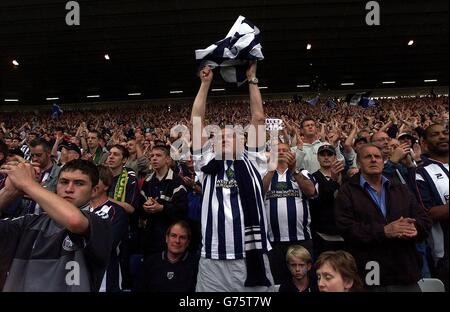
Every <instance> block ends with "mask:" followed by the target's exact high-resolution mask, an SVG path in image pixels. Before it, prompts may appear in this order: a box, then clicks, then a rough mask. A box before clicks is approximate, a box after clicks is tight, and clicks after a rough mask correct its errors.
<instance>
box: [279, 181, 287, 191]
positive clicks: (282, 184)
mask: <svg viewBox="0 0 450 312" xmlns="http://www.w3.org/2000/svg"><path fill="white" fill-rule="evenodd" d="M287 189H288V186H287V183H286V182H278V183H277V190H278V191H286V190H287Z"/></svg>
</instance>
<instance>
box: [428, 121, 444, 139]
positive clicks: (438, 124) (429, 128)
mask: <svg viewBox="0 0 450 312" xmlns="http://www.w3.org/2000/svg"><path fill="white" fill-rule="evenodd" d="M436 126H442V127H444V128H445V125H443V124H440V123H434V124H431V125H429V126H428V127H427V128H426V129H425V131H424V132H423V139H424V140H425V141H428V136H429V135H430V133H431V130H432V128H434V127H436Z"/></svg>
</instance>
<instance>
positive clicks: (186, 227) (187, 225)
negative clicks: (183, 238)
mask: <svg viewBox="0 0 450 312" xmlns="http://www.w3.org/2000/svg"><path fill="white" fill-rule="evenodd" d="M175 225H179V226H181V227H182V228H183V229H185V230H186V232H187V235H188V240H191V236H192V231H191V227H190V226H189V223H187V222H186V221H184V220H179V221H175V222H174V223H172V224H171V225H169V227H168V228H167V231H166V236H168V235H169V234H170V230H172V228H173V227H174V226H175Z"/></svg>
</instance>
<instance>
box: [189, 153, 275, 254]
mask: <svg viewBox="0 0 450 312" xmlns="http://www.w3.org/2000/svg"><path fill="white" fill-rule="evenodd" d="M214 158H215V154H214V152H213V151H212V148H209V149H206V150H205V149H204V150H203V153H202V154H201V155H196V154H194V155H193V161H194V167H195V171H196V174H197V176H198V179H199V181H200V182H201V184H202V188H203V198H202V209H201V210H202V211H201V226H202V245H203V247H202V251H201V255H202V257H204V258H208V259H221V260H225V259H243V258H245V247H244V240H245V232H244V228H245V224H244V212H243V208H242V204H241V198H240V194H239V188H238V186H237V182H236V180H235V179H234V166H233V161H230V160H228V161H225V160H224V161H223V165H224V172H223V174H218V175H217V176H215V177H214V176H211V175H209V174H205V173H204V172H202V171H201V169H202V167H204V166H205V165H207V164H208V163H209V161H211V160H212V159H214ZM242 160H243V161H244V162H245V164H246V166H247V168H248V169H249V172H250V174H251V180H252V181H253V186H254V189H255V190H256V200H257V204H258V211H259V215H260V218H261V220H260V224H261V246H260V247H262V249H263V250H265V251H268V250H270V249H271V247H270V243H269V241H268V240H267V221H266V220H267V219H266V216H265V209H264V199H263V195H262V192H263V191H262V188H263V185H262V177H263V176H264V174H265V173H266V171H267V169H266V168H267V160H266V156H265V153H264V151H260V152H253V151H247V150H246V151H245V152H244V153H243V158H242ZM258 244H259V243H258Z"/></svg>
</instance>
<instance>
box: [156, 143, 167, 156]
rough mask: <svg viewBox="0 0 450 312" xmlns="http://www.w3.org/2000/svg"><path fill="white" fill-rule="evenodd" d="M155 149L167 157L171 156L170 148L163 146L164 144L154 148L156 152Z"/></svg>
mask: <svg viewBox="0 0 450 312" xmlns="http://www.w3.org/2000/svg"><path fill="white" fill-rule="evenodd" d="M155 149H158V150H160V151H163V152H164V155H166V156H169V155H170V151H169V148H168V147H167V146H166V145H162V144H158V145H155V146H153V148H152V151H153V150H155Z"/></svg>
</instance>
